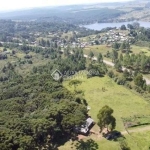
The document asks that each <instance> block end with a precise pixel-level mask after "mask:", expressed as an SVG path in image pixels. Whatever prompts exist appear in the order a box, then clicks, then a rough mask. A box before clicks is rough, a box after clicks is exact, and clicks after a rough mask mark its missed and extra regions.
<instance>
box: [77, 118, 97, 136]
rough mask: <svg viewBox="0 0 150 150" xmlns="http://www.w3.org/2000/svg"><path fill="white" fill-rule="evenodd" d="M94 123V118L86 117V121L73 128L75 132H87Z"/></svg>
mask: <svg viewBox="0 0 150 150" xmlns="http://www.w3.org/2000/svg"><path fill="white" fill-rule="evenodd" d="M94 124H95V123H94V120H93V119H91V118H87V119H86V122H85V123H84V124H83V125H81V126H80V127H76V128H75V131H76V132H77V133H81V134H85V135H86V134H87V133H88V132H89V131H90V128H91V127H92V126H93V125H94Z"/></svg>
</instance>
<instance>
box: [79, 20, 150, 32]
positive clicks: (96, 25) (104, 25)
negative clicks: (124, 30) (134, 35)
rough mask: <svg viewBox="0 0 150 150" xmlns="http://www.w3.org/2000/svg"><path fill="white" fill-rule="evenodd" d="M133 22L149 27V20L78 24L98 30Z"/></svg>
mask: <svg viewBox="0 0 150 150" xmlns="http://www.w3.org/2000/svg"><path fill="white" fill-rule="evenodd" d="M134 22H138V23H140V26H141V27H145V28H150V22H144V21H129V22H111V23H98V22H95V23H93V24H88V25H80V26H81V27H85V28H87V29H91V30H98V31H100V30H102V29H104V28H107V27H111V28H115V27H116V28H120V27H121V26H122V25H126V26H127V24H132V23H134Z"/></svg>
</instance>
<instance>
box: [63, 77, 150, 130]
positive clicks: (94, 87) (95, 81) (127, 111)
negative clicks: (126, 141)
mask: <svg viewBox="0 0 150 150" xmlns="http://www.w3.org/2000/svg"><path fill="white" fill-rule="evenodd" d="M81 80H82V81H83V82H82V84H81V85H79V86H78V89H80V90H83V91H84V95H85V99H86V100H87V102H88V104H89V106H90V107H91V110H90V112H89V113H90V115H91V116H92V118H93V119H94V120H95V121H97V114H98V111H99V110H100V109H101V108H102V107H103V106H105V105H108V106H110V107H111V108H113V109H114V116H115V117H116V119H117V126H116V129H117V130H119V131H123V130H124V126H123V122H122V119H121V118H122V117H123V118H126V117H127V118H128V117H130V116H134V115H140V116H141V115H150V111H149V110H150V105H149V103H148V102H146V101H145V100H144V99H143V98H142V97H139V95H136V94H134V93H133V92H132V91H130V90H128V89H126V88H125V87H123V86H119V85H117V84H116V83H115V82H114V81H113V80H112V79H110V78H109V77H103V78H99V77H94V78H90V79H87V78H86V77H83V79H81ZM68 83H69V81H66V82H64V86H65V87H66V88H68V89H69V90H73V88H72V89H71V87H69V85H68ZM102 88H105V89H106V91H105V92H103V91H102ZM139 110H140V111H139Z"/></svg>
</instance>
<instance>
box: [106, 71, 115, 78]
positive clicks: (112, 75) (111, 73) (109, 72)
mask: <svg viewBox="0 0 150 150" xmlns="http://www.w3.org/2000/svg"><path fill="white" fill-rule="evenodd" d="M107 75H108V76H109V77H110V78H114V76H115V75H114V72H113V71H112V70H110V71H108V73H107Z"/></svg>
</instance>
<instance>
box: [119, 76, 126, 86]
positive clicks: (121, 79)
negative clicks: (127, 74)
mask: <svg viewBox="0 0 150 150" xmlns="http://www.w3.org/2000/svg"><path fill="white" fill-rule="evenodd" d="M125 83H126V79H125V78H123V77H120V78H118V80H117V84H119V85H124V84H125Z"/></svg>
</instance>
